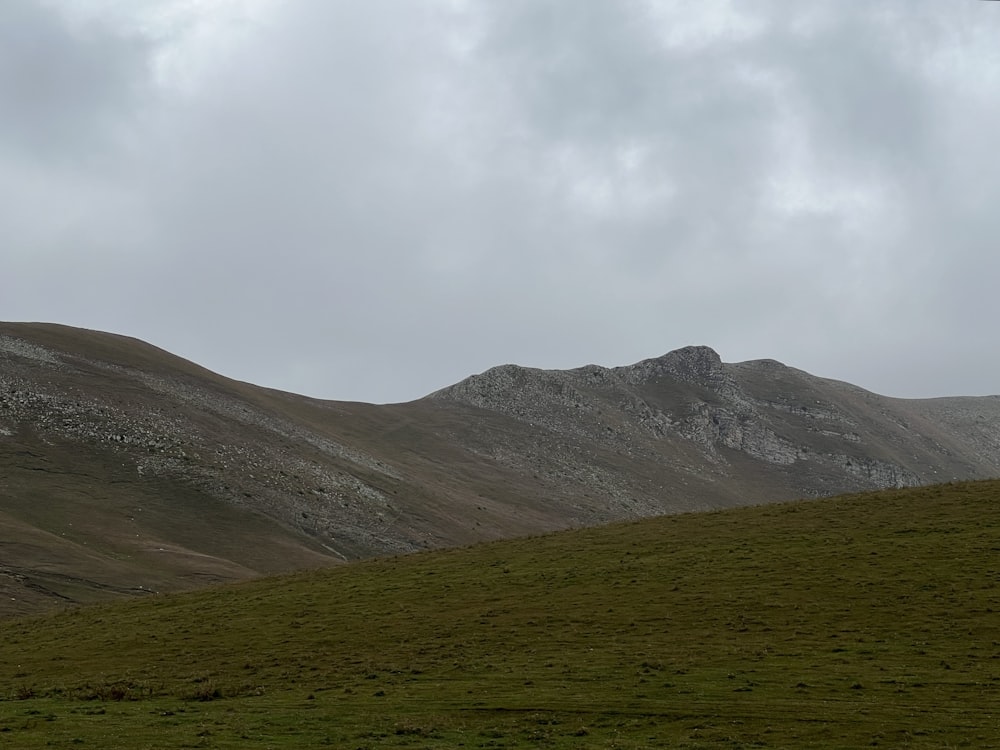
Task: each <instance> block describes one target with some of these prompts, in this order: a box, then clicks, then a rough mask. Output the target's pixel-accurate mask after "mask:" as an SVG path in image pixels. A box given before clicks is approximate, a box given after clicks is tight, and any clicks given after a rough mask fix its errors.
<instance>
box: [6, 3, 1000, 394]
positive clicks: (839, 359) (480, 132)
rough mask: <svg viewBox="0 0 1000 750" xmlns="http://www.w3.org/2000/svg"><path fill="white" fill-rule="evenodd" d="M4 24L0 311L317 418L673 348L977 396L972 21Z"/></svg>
mask: <svg viewBox="0 0 1000 750" xmlns="http://www.w3.org/2000/svg"><path fill="white" fill-rule="evenodd" d="M74 7H75V9H76V10H75V11H74V13H73V14H72V15H70V14H68V13H67V11H65V10H64V9H63V8H62V5H61V4H56V3H42V2H38V1H35V2H32V1H31V0H11V2H6V3H4V4H3V7H2V9H0V71H3V72H2V73H0V107H2V109H3V111H4V112H5V116H4V117H3V118H0V196H2V198H3V201H2V203H0V205H2V208H0V232H2V236H3V237H4V238H5V242H4V245H5V248H6V250H5V252H4V259H5V261H6V262H5V267H6V269H7V273H4V274H3V276H2V277H0V317H3V318H5V319H21V320H24V319H31V320H50V321H57V322H64V323H68V324H72V325H81V326H86V327H92V328H100V329H105V330H112V331H116V332H121V333H127V334H130V335H135V336H139V337H141V338H143V339H146V340H149V341H151V342H153V343H156V344H157V345H160V346H163V347H165V348H168V349H170V350H172V351H174V352H176V353H179V354H181V355H183V356H186V357H189V358H192V359H195V360H197V361H199V362H200V363H202V364H205V365H207V366H209V367H211V368H213V369H216V370H219V371H221V372H224V373H225V374H227V375H231V376H235V377H238V378H241V379H245V380H251V381H254V382H258V383H261V384H265V385H270V386H274V387H280V388H285V389H288V390H295V391H299V392H305V393H309V394H311V395H317V396H323V397H329V398H340V399H359V400H369V401H390V400H404V399H409V398H415V397H418V396H420V395H423V394H424V393H426V392H428V391H430V390H433V389H435V388H437V387H441V386H443V385H446V384H448V383H450V382H453V381H455V380H457V379H460V378H461V377H464V376H465V375H467V374H470V373H472V372H475V371H479V370H482V369H485V368H486V367H489V366H491V365H494V364H499V363H502V362H518V363H521V364H526V365H533V366H541V367H569V366H577V365H581V364H585V363H587V362H598V363H601V364H607V365H616V364H624V363H628V362H632V361H635V360H637V359H641V358H644V357H648V356H655V355H657V354H660V353H663V352H665V351H667V350H669V349H673V348H676V347H679V346H683V345H686V344H690V343H698V344H708V345H711V346H714V347H715V348H716V349H718V350H719V351H720V353H721V354H722V356H723V358H724V359H726V360H727V361H737V360H741V359H748V358H753V357H772V358H777V359H781V360H783V361H785V362H787V363H788V364H792V365H794V366H797V367H801V368H803V369H808V370H810V371H812V372H814V373H816V374H821V375H827V376H831V377H837V378H841V379H846V380H850V381H852V382H855V383H857V384H859V385H862V386H864V387H868V388H871V389H873V390H877V391H880V392H883V393H888V394H890V395H899V396H928V395H950V394H979V393H996V392H1000V353H997V352H996V351H995V346H993V336H992V335H991V331H990V327H991V326H990V323H991V322H992V321H994V320H996V319H998V318H1000V301H998V300H1000V295H997V294H995V293H994V291H993V286H994V285H995V279H997V278H1000V255H998V254H997V253H995V252H993V249H992V247H991V242H990V240H991V238H992V237H995V236H996V235H997V231H996V230H997V221H998V220H997V219H995V218H994V216H996V215H998V214H997V212H996V211H991V208H992V206H995V205H996V203H997V198H998V196H1000V169H998V166H1000V165H998V160H1000V157H998V156H997V154H998V153H1000V151H998V149H997V148H996V147H995V133H996V132H997V128H996V125H997V123H998V122H1000V97H998V96H997V91H998V86H1000V46H998V45H997V44H996V40H997V39H998V38H1000V7H993V6H992V5H991V4H988V3H973V2H956V3H935V2H931V1H930V0H924V1H923V2H913V1H912V0H908V1H907V2H903V0H878V1H876V2H870V3H850V4H847V3H839V2H833V1H832V0H829V1H826V0H821V1H818V2H812V3H809V4H801V3H792V2H790V1H788V0H771V1H770V2H768V1H766V0H762V1H761V2H755V3H737V2H724V1H723V0H711V1H710V0H699V1H698V2H681V1H680V0H675V1H673V2H657V1H655V0H647V1H645V2H641V1H639V0H635V1H633V2H617V1H612V0H601V1H595V2H592V3H586V4H584V3H575V2H571V1H570V0H531V1H530V2H528V1H527V0H509V1H508V2H504V3H489V2H485V0H464V1H462V0H423V1H422V2H401V1H390V0H366V1H365V2H360V1H357V2H355V1H353V0H345V1H344V2H338V3H305V2H290V3H278V2H266V1H265V0H256V2H251V1H250V0H244V1H243V2H239V1H237V0H230V2H227V3H205V4H192V3H185V2H181V1H180V0H177V1H176V2H168V1H167V0H163V1H162V2H142V3H139V2H137V3H134V4H125V5H124V6H122V5H121V4H115V3H110V2H99V1H98V0H93V1H92V2H91V3H89V4H87V3H81V4H78V5H77V6H74Z"/></svg>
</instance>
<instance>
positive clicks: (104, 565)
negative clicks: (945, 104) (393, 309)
mask: <svg viewBox="0 0 1000 750" xmlns="http://www.w3.org/2000/svg"><path fill="white" fill-rule="evenodd" d="M0 472H2V473H0V482H2V484H0V491H2V492H3V493H5V494H3V495H0V503H2V504H0V535H2V534H9V535H15V536H19V537H24V538H28V537H31V538H35V536H37V538H38V539H44V540H45V541H44V542H43V541H39V542H38V543H37V544H36V543H34V542H33V543H32V545H28V546H25V547H24V550H25V551H24V554H25V555H28V553H29V551H30V550H36V551H37V550H38V549H40V548H45V549H46V550H47V552H46V554H47V555H49V557H50V558H51V559H63V560H65V563H64V564H63V565H62V567H60V566H59V565H56V564H55V563H52V562H51V561H50V563H49V564H48V565H47V568H46V570H47V572H46V573H45V576H48V578H46V577H45V576H43V575H42V573H39V572H38V571H39V570H40V569H39V568H36V567H32V565H34V563H31V564H29V562H26V561H24V560H22V563H23V564H20V565H18V564H15V563H14V562H9V563H7V569H6V570H7V573H8V574H9V575H10V576H14V577H13V578H10V580H17V581H22V583H17V584H16V587H20V588H18V590H19V591H21V592H22V593H24V591H26V590H27V589H26V588H25V587H28V588H30V587H31V586H34V587H35V588H33V589H31V590H32V591H35V593H36V594H37V593H38V591H42V590H44V591H48V592H49V593H50V594H51V595H52V596H55V595H56V594H55V593H52V592H57V593H58V591H63V592H65V591H66V590H68V589H65V587H64V588H59V587H60V586H63V584H58V585H57V583H58V581H63V582H64V583H65V580H68V579H69V578H72V579H73V580H77V579H79V578H81V574H80V572H79V571H81V570H84V571H90V572H89V573H87V574H86V575H83V576H82V578H85V579H86V581H89V582H90V583H89V584H86V585H87V586H90V589H88V590H90V591H91V592H93V591H101V592H108V591H114V592H119V593H120V592H121V591H123V590H124V591H140V590H148V589H149V588H153V585H152V584H151V583H150V580H151V579H150V578H149V576H151V575H153V573H151V572H150V571H153V572H154V573H156V574H155V575H154V576H153V577H154V578H155V580H154V581H153V583H155V587H156V588H159V589H164V588H171V587H178V586H182V585H193V582H197V581H199V580H208V579H209V578H211V579H212V580H225V579H231V578H239V577H243V576H246V575H253V574H255V573H259V572H270V571H273V570H279V569H286V568H288V567H296V566H301V565H306V564H317V563H318V561H324V560H326V561H339V560H344V559H351V558H356V557H360V556H365V555H372V554H384V553H394V552H405V551H410V550H416V549H421V548H425V547H433V546H443V545H451V544H464V543H469V542H474V541H477V540H484V539H492V538H498V537H503V536H511V535H518V534H528V533H537V532H540V531H546V530H552V529H558V528H564V527H568V526H576V525H585V524H593V523H598V522H603V521H609V520H615V519H625V518H636V517H641V516H648V515H653V514H660V513H670V512H678V511H686V510H699V509H709V508H719V507H725V506H729V505H736V504H743V503H755V502H765V501H773V500H781V499H790V498H793V497H801V496H816V495H827V494H833V493H837V492H845V491H853V490H862V489H875V488H882V487H894V486H906V485H912V484H918V483H930V482H940V481H949V480H953V479H972V478H984V477H993V476H1000V398H998V397H987V398H946V399H931V400H920V401H904V400H899V399H891V398H886V397H882V396H877V395H875V394H872V393H869V392H867V391H864V390H862V389H859V388H856V387H854V386H850V385H847V384H844V383H839V382H835V381H830V380H824V379H821V378H817V377H814V376H811V375H809V374H807V373H804V372H801V371H799V370H795V369H792V368H789V367H786V366H784V365H782V364H780V363H778V362H775V361H773V360H760V361H754V362H743V363H738V364H726V363H723V362H722V360H721V358H720V357H719V355H718V354H717V353H716V352H715V351H713V350H712V349H710V348H708V347H686V348H684V349H679V350H677V351H673V352H669V353H667V354H665V355H663V356H661V357H656V358H653V359H648V360H644V361H642V362H639V363H637V364H634V365H629V366H626V367H615V368H606V367H600V366H597V365H588V366H586V367H581V368H578V369H575V370H568V371H544V370H537V369H531V368H524V367H518V366H515V365H504V366H501V367H495V368H493V369H490V370H488V371H486V372H484V373H482V374H479V375H474V376H472V377H470V378H467V379H466V380H463V381H462V382H461V383H458V384H456V385H453V386H451V387H448V388H445V389H443V390H441V391H438V392H436V393H434V394H431V395H430V396H428V397H427V398H424V399H420V400H418V401H415V402H412V403H410V404H396V405H389V406H372V405H367V404H344V403H337V402H324V401H317V400H314V399H308V398H304V397H300V396H295V395H293V394H286V393H279V392H275V391H269V390H266V389H261V388H256V387H254V386H250V385H247V384H244V383H237V382H234V381H231V380H228V379H226V378H222V377H220V376H218V375H215V374H213V373H210V372H208V371H206V370H204V369H202V368H199V367H197V366H196V365H194V364H192V363H189V362H184V361H183V360H180V359H178V358H176V357H173V356H171V355H169V354H167V353H166V352H163V351H161V350H158V349H155V348H154V347H151V346H149V345H146V344H143V343H141V342H138V341H134V340H131V339H125V338H123V337H118V336H111V335H108V334H99V333H95V332H89V331H79V330H76V329H68V328H63V327H59V326H41V325H39V326H28V325H15V324H8V325H0ZM84 506H85V507H86V513H85V514H83V515H80V513H82V512H83V511H81V510H80V508H82V507H84ZM156 509H159V510H156ZM43 511H44V512H43ZM154 511H155V512H154ZM208 519H211V520H208ZM216 527H218V530H216ZM223 527H224V528H225V531H224V532H223V531H222V530H221V529H222V528H223ZM32 535H34V536H32ZM6 549H7V550H8V551H9V550H10V549H12V547H10V546H8V547H7V548H6ZM95 549H103V550H106V551H107V552H106V553H101V555H104V556H103V557H102V556H101V555H97V556H96V557H95V554H96V553H95V552H94V550H95ZM163 551H167V552H169V553H170V558H169V560H168V559H167V557H166V556H165V554H164V553H163ZM32 554H34V553H32ZM127 560H134V561H135V562H134V564H131V563H127V562H124V561H127ZM206 561H210V562H211V565H209V562H206ZM206 565H209V567H211V570H212V571H213V572H212V573H211V575H210V576H209V575H208V574H207V573H206V572H205V570H206V568H205V566H206ZM199 566H200V567H199ZM137 570H142V571H144V572H143V573H142V575H144V576H146V579H144V580H145V583H143V584H142V587H140V588H138V589H137V588H136V587H135V586H133V585H132V584H128V585H125V584H123V583H122V577H123V576H125V577H127V576H131V575H133V574H137V573H136V571H137ZM32 571H34V572H32ZM157 571H158V572H157ZM3 573H4V570H0V589H3V580H4V579H3V575H2V574H3ZM17 576H20V578H18V577H17ZM32 576H34V577H32ZM39 576H42V577H41V578H39ZM52 576H57V578H52ZM58 576H66V577H69V578H66V579H65V580H64V579H63V578H58ZM206 576H208V577H207V578H206ZM53 581H56V583H53ZM25 582H26V583H25ZM43 584H44V585H43ZM65 585H67V586H68V585H69V584H65ZM79 585H84V584H80V583H79V582H77V583H74V584H73V586H77V587H79ZM46 587H47V588H46ZM57 590H58V591H57ZM76 590H77V589H75V588H74V589H73V591H76ZM0 593H3V592H2V591H0ZM66 595H67V596H70V595H69V594H66ZM115 595H118V594H115ZM40 596H41V595H40ZM45 596H49V594H46V595H45ZM74 596H78V594H72V596H70V598H72V597H74ZM8 598H9V597H8ZM15 598H16V597H15ZM44 598H45V597H44V596H43V600H44ZM0 599H3V597H0ZM3 611H4V610H3V608H2V607H0V613H2V612H3Z"/></svg>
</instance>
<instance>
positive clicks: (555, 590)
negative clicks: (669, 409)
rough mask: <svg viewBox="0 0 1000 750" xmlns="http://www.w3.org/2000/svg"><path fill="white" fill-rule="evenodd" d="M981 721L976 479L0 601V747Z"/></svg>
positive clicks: (403, 740)
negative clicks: (12, 604)
mask: <svg viewBox="0 0 1000 750" xmlns="http://www.w3.org/2000/svg"><path fill="white" fill-rule="evenodd" d="M998 745H1000V482H976V483H965V484H953V485H941V486H935V487H925V488H918V489H909V490H894V491H887V492H881V493H874V494H866V495H853V496H842V497H836V498H830V499H825V500H815V501H808V502H805V501H803V502H795V503H785V504H778V505H766V506H758V507H752V508H742V509H736V510H727V511H720V512H712V513H699V514H687V515H679V516H666V517H660V518H654V519H649V520H644V521H641V522H636V523H629V524H618V525H613V526H606V527H600V528H590V529H581V530H573V531H568V532H561V533H556V534H551V535H546V536H540V537H534V538H527V539H517V540H512V541H504V542H497V543H491V544H484V545H479V546H474V547H468V548H461V549H451V550H444V551H436V552H429V553H420V554H414V555H407V556H399V557H394V558H383V559H376V560H370V561H366V562H361V563H357V564H351V565H347V566H342V567H339V568H335V569H326V570H322V571H312V572H304V573H299V574H293V575H286V576H280V577H274V578H264V579H258V580H254V581H250V582H244V583H240V584H236V585H229V586H224V587H217V588H212V589H205V590H201V591H197V592H192V593H184V594H173V595H158V596H151V597H148V598H144V599H140V600H133V601H126V602H118V603H114V604H100V605H91V606H87V607H81V608H78V609H73V610H68V611H62V612H58V613H54V614H50V615H45V616H39V617H33V618H29V619H7V620H0V747H11V748H42V747H46V748H50V747H94V748H116V747H120V748H167V747H170V748H175V747H176V748H307V747H323V746H329V747H338V748H352V749H361V748H371V749H372V750H374V749H375V748H379V749H381V748H454V747H466V748H537V747H543V748H646V747H671V748H692V749H693V748H788V747H796V748H859V747H892V748H899V747H906V748H948V747H973V748H982V747H989V746H998Z"/></svg>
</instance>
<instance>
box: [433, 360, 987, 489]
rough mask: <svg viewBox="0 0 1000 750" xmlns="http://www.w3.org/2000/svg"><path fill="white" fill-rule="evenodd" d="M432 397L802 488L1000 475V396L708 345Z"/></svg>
mask: <svg viewBox="0 0 1000 750" xmlns="http://www.w3.org/2000/svg"><path fill="white" fill-rule="evenodd" d="M431 398H433V399H438V400H448V401H457V402H462V403H466V404H469V405H473V406H476V407H479V408H482V409H487V410H490V411H494V412H499V413H503V414H507V415H510V416H513V417H516V418H518V419H520V420H522V421H524V422H527V423H529V424H531V425H538V426H542V427H544V428H545V429H548V430H552V431H555V432H560V433H562V434H565V435H581V434H584V435H588V436H590V437H591V438H592V439H595V440H598V441H600V442H603V443H608V442H609V441H610V442H611V443H613V444H615V445H616V447H618V448H619V449H626V450H634V449H635V444H636V442H643V441H649V440H653V441H657V442H660V443H664V442H665V443H670V442H672V441H673V442H674V443H676V441H677V440H678V439H680V440H682V441H686V442H687V443H689V444H693V445H694V446H696V447H697V448H698V449H699V450H700V452H701V453H702V458H703V460H704V461H705V462H706V464H707V465H709V466H718V465H720V464H722V465H726V466H730V465H733V464H734V462H736V463H738V462H739V461H741V460H742V459H745V458H749V459H753V460H754V461H756V462H759V464H761V466H759V467H757V468H758V469H761V470H767V468H766V467H768V466H770V467H773V470H776V476H782V477H785V478H786V479H789V480H791V484H790V489H792V491H793V492H795V493H797V494H802V495H812V494H817V493H824V494H825V493H828V492H837V491H846V490H857V489H879V488H884V487H903V486H910V485H916V484H920V483H927V482H934V481H941V480H942V479H948V480H951V479H963V478H971V477H989V476H997V475H1000V457H998V453H997V450H996V447H997V444H998V443H997V441H998V439H1000V408H998V407H1000V398H997V397H988V398H978V399H977V398H969V399H931V400H912V401H907V400H901V399H892V398H886V397H883V396H878V395H876V394H873V393H869V392H867V391H864V390H862V389H859V388H856V387H854V386H850V385H847V384H843V383H838V382H836V381H829V380H823V379H820V378H816V377H813V376H811V375H808V374H807V373H804V372H801V371H799V370H794V369H792V368H789V367H786V366H785V365H783V364H781V363H780V362H776V361H774V360H759V361H753V362H744V363H740V364H734V365H727V364H724V363H723V362H722V359H721V358H720V356H719V355H718V354H717V353H716V352H715V351H714V350H712V349H710V348H709V347H704V346H689V347H685V348H683V349H679V350H677V351H673V352H669V353H668V354H665V355H663V356H662V357H657V358H654V359H648V360H644V361H642V362H639V363H637V364H635V365H629V366H627V367H618V368H613V369H607V368H602V367H597V366H594V365H591V366H588V367H583V368H580V369H578V370H571V371H565V372H547V371H541V370H531V369H526V368H517V367H512V366H509V365H508V366H505V367H499V368H493V369H492V370H488V371H487V372H485V373H483V374H481V375H475V376H473V377H471V378H468V379H466V380H465V381H463V382H461V383H459V384H457V385H455V386H452V387H450V388H445V389H443V390H441V391H438V392H437V393H435V394H432V396H431ZM653 452H654V453H655V452H656V451H653ZM733 471H735V472H737V473H735V474H733V476H732V478H734V479H739V471H740V470H737V469H734V470H733Z"/></svg>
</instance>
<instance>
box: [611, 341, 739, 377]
mask: <svg viewBox="0 0 1000 750" xmlns="http://www.w3.org/2000/svg"><path fill="white" fill-rule="evenodd" d="M616 371H617V372H618V373H619V374H621V375H622V376H623V377H624V378H625V379H626V380H627V381H629V382H633V383H638V382H646V381H650V380H657V379H659V378H663V377H669V378H672V379H675V380H681V381H684V382H686V383H693V384H696V385H712V384H716V383H719V382H721V381H722V380H724V379H725V377H726V373H725V370H724V369H723V366H722V357H720V356H719V353H718V352H717V351H715V349H713V348H712V347H710V346H685V347H683V348H681V349H675V350H673V351H671V352H667V353H666V354H664V355H662V356H660V357H654V358H652V359H644V360H642V361H641V362H637V363H635V364H634V365H629V366H627V367H619V368H616Z"/></svg>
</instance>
